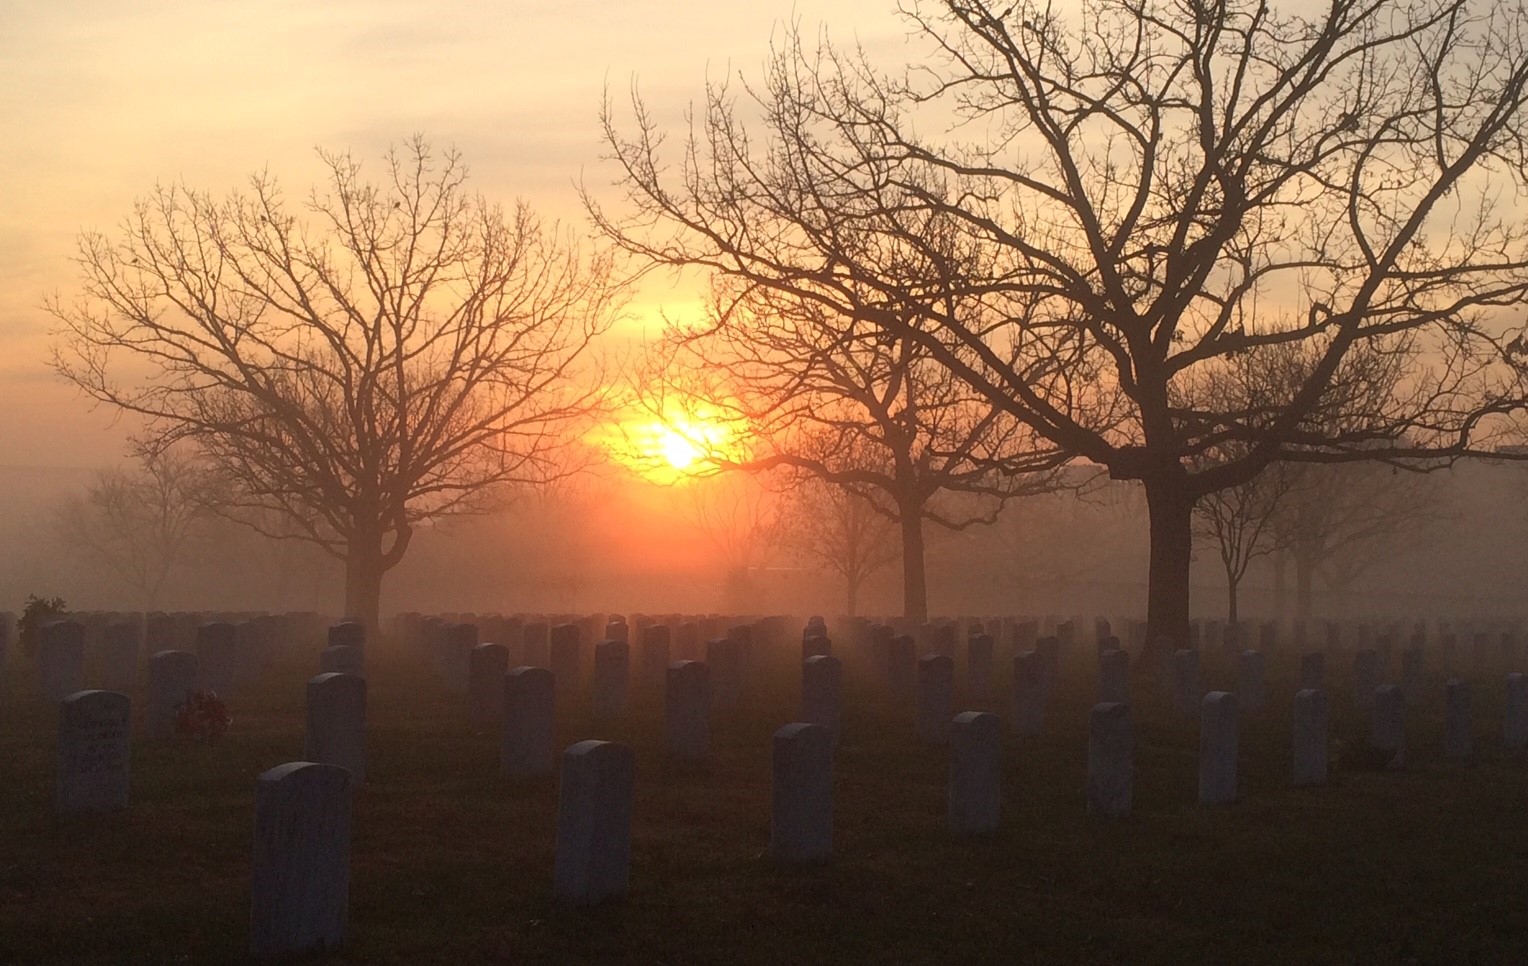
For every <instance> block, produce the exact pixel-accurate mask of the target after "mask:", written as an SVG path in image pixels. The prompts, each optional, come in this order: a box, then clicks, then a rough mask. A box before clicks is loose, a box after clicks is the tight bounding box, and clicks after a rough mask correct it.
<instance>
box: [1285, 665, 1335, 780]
mask: <svg viewBox="0 0 1528 966" xmlns="http://www.w3.org/2000/svg"><path fill="white" fill-rule="evenodd" d="M1329 727H1330V717H1329V715H1328V712H1327V701H1326V692H1325V691H1320V690H1317V689H1315V688H1305V689H1302V690H1300V691H1297V692H1295V717H1294V760H1295V764H1294V783H1295V784H1296V785H1324V784H1326V773H1327V732H1328V729H1329Z"/></svg>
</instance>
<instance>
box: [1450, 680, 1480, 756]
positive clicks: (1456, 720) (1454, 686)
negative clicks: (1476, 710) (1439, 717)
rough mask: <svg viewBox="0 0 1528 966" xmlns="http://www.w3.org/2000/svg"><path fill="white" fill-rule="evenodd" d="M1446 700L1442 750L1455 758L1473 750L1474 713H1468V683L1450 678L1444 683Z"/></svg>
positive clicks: (1471, 752)
mask: <svg viewBox="0 0 1528 966" xmlns="http://www.w3.org/2000/svg"><path fill="white" fill-rule="evenodd" d="M1445 690H1446V693H1447V695H1448V701H1447V704H1446V706H1445V713H1444V717H1443V738H1444V751H1445V752H1446V753H1447V755H1448V757H1450V758H1453V759H1455V760H1459V759H1464V758H1468V757H1470V755H1471V754H1473V753H1474V751H1475V738H1474V728H1475V720H1474V715H1472V714H1471V713H1470V685H1469V683H1468V682H1465V681H1461V680H1459V679H1458V678H1452V679H1450V680H1449V681H1448V683H1447V684H1446V685H1445Z"/></svg>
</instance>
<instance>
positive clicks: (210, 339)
mask: <svg viewBox="0 0 1528 966" xmlns="http://www.w3.org/2000/svg"><path fill="white" fill-rule="evenodd" d="M321 157H322V158H323V160H324V162H325V164H326V167H327V169H328V183H327V185H326V186H325V187H324V188H321V189H315V190H314V192H313V193H312V194H311V195H310V197H309V198H308V200H307V202H306V204H305V205H303V206H301V207H302V208H303V211H302V213H301V214H293V213H292V212H291V211H290V210H289V206H288V204H287V202H286V199H285V196H284V194H283V192H282V190H281V188H280V186H279V185H278V184H277V182H276V181H275V179H273V178H272V177H270V176H269V175H265V174H261V175H257V176H255V177H254V178H253V179H251V184H250V188H249V190H248V191H247V192H245V193H234V194H232V195H230V196H229V197H228V198H227V199H226V200H221V201H219V200H215V199H214V198H212V197H211V196H209V195H207V194H203V193H199V192H195V191H191V190H189V189H186V188H180V187H169V188H160V189H158V190H157V191H156V192H155V193H154V194H153V195H152V196H151V197H150V198H148V199H146V200H144V201H141V202H139V203H138V205H137V207H136V208H135V210H134V212H133V214H132V215H131V216H129V218H128V219H127V221H126V223H125V224H124V226H123V229H122V231H121V233H120V234H119V235H118V236H117V237H116V238H108V237H106V236H104V235H100V234H86V235H84V236H83V237H82V238H81V240H80V248H79V258H78V262H79V265H80V269H81V272H82V275H83V294H82V295H81V296H80V297H79V298H78V300H77V301H72V302H66V301H62V300H58V299H55V300H53V301H52V303H51V304H50V306H49V307H50V309H51V311H52V313H53V314H54V315H55V316H56V317H57V319H58V320H59V322H60V323H61V325H60V328H59V330H58V338H57V342H56V343H55V347H54V355H53V362H54V366H55V368H56V369H57V370H58V372H60V373H61V374H62V375H63V376H64V377H65V378H67V379H69V380H70V381H71V382H73V383H74V384H75V385H77V386H78V387H80V388H81V389H82V390H84V391H85V393H87V394H88V395H89V396H91V397H92V398H94V399H95V400H97V401H99V402H102V403H105V404H108V405H110V406H113V407H117V408H119V409H122V410H126V411H128V412H131V413H136V414H138V415H139V416H141V417H143V418H144V419H145V421H146V423H147V425H148V427H149V430H150V432H151V433H152V434H154V435H153V439H154V441H155V444H156V445H158V446H168V445H170V444H173V443H176V442H182V441H184V442H186V443H188V444H190V445H192V446H194V447H195V448H196V450H197V451H198V452H199V453H201V454H203V455H204V456H205V457H207V458H208V459H210V460H211V461H212V462H213V463H214V464H216V465H217V466H218V467H219V468H220V470H221V471H222V472H223V473H224V474H225V475H226V476H227V477H228V478H229V479H231V480H233V481H235V483H236V484H237V489H236V492H235V496H236V499H237V501H238V502H239V503H240V504H241V505H242V506H244V507H246V508H249V509H252V510H258V511H270V512H273V513H275V514H276V515H277V516H278V517H279V518H281V519H282V520H284V521H286V522H287V523H288V524H291V525H294V526H295V527H296V529H297V530H298V532H300V534H301V535H302V537H303V538H304V539H306V540H309V541H312V542H314V543H316V544H318V545H319V546H321V547H323V548H324V549H325V550H327V551H328V552H329V553H331V554H333V555H334V556H335V557H337V558H339V559H341V560H343V561H344V563H345V570H346V581H345V585H346V586H345V611H346V613H347V614H350V615H352V616H354V617H357V618H360V619H363V620H365V621H366V622H368V623H369V624H371V625H373V626H375V625H376V622H377V618H378V610H379V606H380V595H381V586H382V578H383V575H384V574H385V573H386V572H387V571H388V570H389V569H391V568H392V567H393V566H395V565H396V564H397V563H398V561H399V560H401V559H402V558H403V555H404V552H405V551H406V550H407V549H408V546H409V540H410V538H411V536H412V534H413V532H414V527H415V525H416V524H418V523H419V522H420V521H422V520H426V519H430V518H435V517H440V516H442V515H446V514H453V513H463V512H472V511H475V510H479V509H481V508H482V507H483V506H484V505H485V504H486V502H487V500H488V499H489V497H491V495H492V493H493V491H494V490H495V488H497V487H499V486H501V485H503V484H507V483H513V482H518V481H526V480H536V479H540V478H543V477H545V476H546V475H548V474H549V473H554V472H556V464H555V462H554V461H553V457H554V455H555V452H556V448H557V444H558V443H559V442H560V437H559V434H566V433H567V431H568V429H569V426H570V424H571V423H573V422H574V421H575V420H578V419H580V418H581V417H582V416H584V415H585V414H586V413H587V412H588V411H589V410H590V408H591V406H593V405H594V404H595V403H596V402H597V401H598V391H599V390H598V389H594V388H589V386H590V383H589V381H587V380H585V381H580V378H579V376H578V373H577V371H576V368H575V367H576V366H577V365H578V364H579V363H580V361H581V360H583V359H585V358H586V356H587V350H588V348H589V346H590V342H591V340H593V339H594V338H595V336H596V335H597V334H598V333H599V332H601V331H602V330H603V329H604V328H606V327H607V325H608V324H609V322H610V320H611V318H612V314H613V312H614V311H615V310H616V308H617V306H618V302H619V294H620V292H619V289H618V287H617V286H615V285H613V284H612V282H611V277H612V275H611V271H610V269H611V264H610V260H609V259H608V258H607V257H604V256H598V255H596V256H593V257H590V256H587V255H585V254H583V253H581V252H580V250H579V247H578V246H577V245H576V244H575V243H574V242H573V241H572V240H571V239H570V238H569V237H567V236H566V234H565V233H563V232H562V231H560V230H559V229H558V228H557V227H556V226H546V225H543V224H542V223H541V222H540V221H539V220H538V219H537V218H536V217H535V216H534V215H533V214H532V213H531V211H530V210H529V209H528V208H527V207H526V206H524V205H523V204H522V205H519V206H517V207H516V208H515V209H514V210H513V211H511V212H509V213H507V214H506V213H505V212H504V211H502V210H501V209H500V208H499V207H498V206H496V205H493V204H490V203H489V202H488V201H486V200H484V199H483V198H482V197H481V196H479V195H475V194H472V193H470V192H469V191H468V190H467V188H466V186H465V181H466V176H467V173H466V168H465V166H464V164H463V162H462V160H461V158H460V157H459V155H457V154H456V153H455V152H454V151H447V152H444V153H442V154H436V153H435V152H433V151H432V150H431V148H430V146H429V145H428V144H427V143H426V142H424V141H423V140H422V139H419V138H415V139H414V140H412V141H411V142H409V143H408V144H407V145H405V146H403V147H402V148H399V149H394V150H392V151H390V152H389V153H388V155H387V158H386V162H385V166H384V171H385V180H384V181H383V183H381V184H374V183H370V182H367V181H365V180H363V177H362V171H361V165H360V164H359V163H358V162H357V161H355V160H353V159H352V158H351V157H350V156H349V155H345V154H327V153H324V154H321ZM250 519H252V520H257V519H258V517H251V518H250ZM276 535H278V536H279V535H282V534H276Z"/></svg>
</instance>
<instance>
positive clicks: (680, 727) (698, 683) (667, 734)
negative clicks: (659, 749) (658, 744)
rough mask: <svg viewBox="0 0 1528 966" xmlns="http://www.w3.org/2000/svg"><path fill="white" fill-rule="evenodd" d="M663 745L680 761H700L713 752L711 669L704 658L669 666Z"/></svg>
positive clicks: (665, 692) (671, 755)
mask: <svg viewBox="0 0 1528 966" xmlns="http://www.w3.org/2000/svg"><path fill="white" fill-rule="evenodd" d="M663 746H664V748H665V750H667V752H668V754H669V755H670V757H672V758H675V759H678V760H680V761H699V760H701V759H703V758H705V757H706V756H707V755H708V754H710V753H711V672H710V668H708V667H707V666H706V665H705V664H704V663H703V662H701V661H676V662H675V663H673V664H671V665H669V669H668V686H667V687H666V689H665V691H664V698H663Z"/></svg>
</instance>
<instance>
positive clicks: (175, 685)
mask: <svg viewBox="0 0 1528 966" xmlns="http://www.w3.org/2000/svg"><path fill="white" fill-rule="evenodd" d="M196 679H197V673H196V655H195V654H192V653H191V652H190V651H160V652H159V653H158V654H155V655H154V656H153V657H151V658H149V706H148V721H149V734H150V735H151V736H152V737H155V738H165V737H168V736H170V735H173V734H174V733H175V722H176V718H177V716H178V715H179V713H180V706H181V705H182V704H185V702H186V695H188V694H190V693H191V692H192V691H194V690H196Z"/></svg>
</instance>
